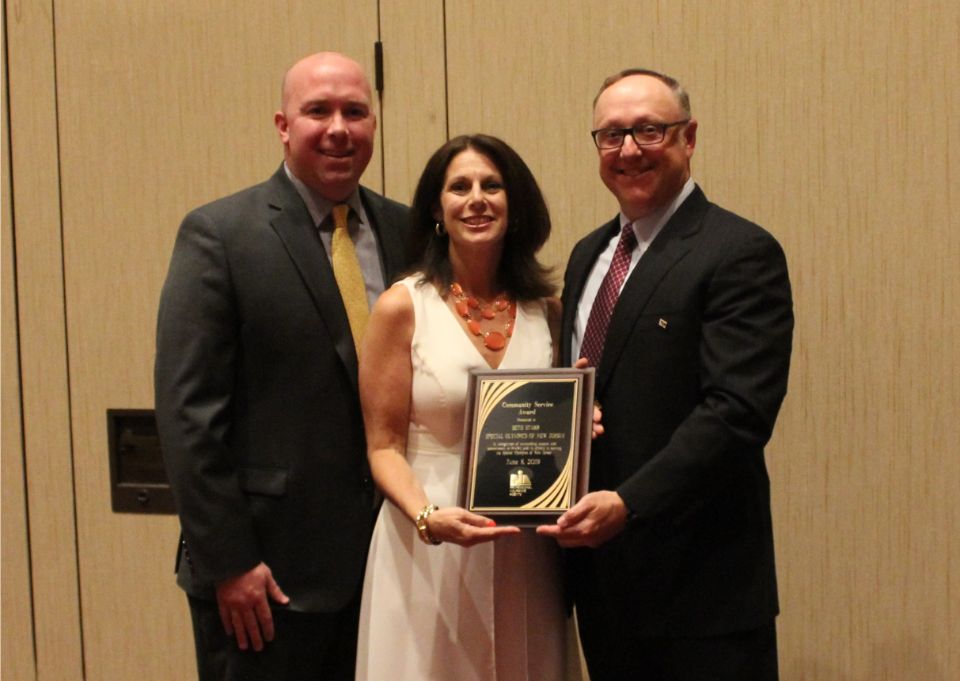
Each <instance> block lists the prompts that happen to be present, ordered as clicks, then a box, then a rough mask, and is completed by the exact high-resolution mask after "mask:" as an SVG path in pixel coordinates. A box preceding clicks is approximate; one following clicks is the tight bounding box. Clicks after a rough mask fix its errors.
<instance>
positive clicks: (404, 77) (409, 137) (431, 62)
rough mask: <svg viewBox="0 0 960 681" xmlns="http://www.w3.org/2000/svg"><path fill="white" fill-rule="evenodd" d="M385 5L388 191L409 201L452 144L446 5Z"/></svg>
mask: <svg viewBox="0 0 960 681" xmlns="http://www.w3.org/2000/svg"><path fill="white" fill-rule="evenodd" d="M379 4H380V40H381V41H382V42H383V51H384V81H385V83H386V87H385V90H384V93H383V98H382V104H383V116H382V118H383V125H382V126H381V129H380V133H381V137H380V139H381V141H382V142H383V145H384V154H383V158H384V191H385V192H386V194H387V196H389V197H390V198H392V199H396V200H397V201H402V202H403V203H409V202H410V201H411V200H412V199H413V192H414V189H416V184H417V180H418V179H420V173H421V172H422V171H423V167H424V165H426V162H427V159H428V158H430V155H431V154H432V153H433V152H434V151H436V149H437V148H438V147H439V146H440V145H442V144H443V143H444V142H446V141H447V111H446V87H445V85H446V83H445V79H444V70H445V68H446V64H445V61H444V36H443V30H444V29H443V6H442V4H441V3H438V2H436V0H380V3H379Z"/></svg>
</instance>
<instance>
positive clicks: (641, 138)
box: [590, 118, 690, 149]
mask: <svg viewBox="0 0 960 681" xmlns="http://www.w3.org/2000/svg"><path fill="white" fill-rule="evenodd" d="M689 122H690V119H689V118H687V119H685V120H682V121H674V122H673V123H640V124H639V125H636V126H634V127H632V128H601V129H600V130H591V131H590V135H591V136H592V137H593V142H594V144H596V145H597V149H619V148H620V147H622V146H623V141H624V140H625V139H626V138H627V135H628V134H629V135H630V136H631V137H633V141H634V143H635V144H636V145H637V146H638V147H648V146H650V145H651V144H660V142H662V141H663V137H664V135H666V134H667V128H672V127H673V126H675V125H683V124H684V123H689Z"/></svg>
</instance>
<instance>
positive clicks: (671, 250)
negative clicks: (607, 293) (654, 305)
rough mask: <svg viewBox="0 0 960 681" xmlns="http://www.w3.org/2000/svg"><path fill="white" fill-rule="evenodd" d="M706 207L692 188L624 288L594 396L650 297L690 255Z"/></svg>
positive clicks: (617, 357)
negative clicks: (668, 274) (669, 273)
mask: <svg viewBox="0 0 960 681" xmlns="http://www.w3.org/2000/svg"><path fill="white" fill-rule="evenodd" d="M708 206H709V204H708V202H707V199H706V196H704V194H703V192H702V191H701V190H700V188H699V187H696V188H695V189H694V191H693V193H692V194H691V195H690V196H689V197H687V200H686V201H684V202H683V204H682V205H681V206H680V208H678V209H677V212H676V213H674V214H673V217H671V218H670V220H669V221H668V222H667V224H666V225H664V227H663V230H662V231H661V232H660V234H659V235H658V236H657V238H656V239H654V241H653V243H652V244H651V245H650V248H649V249H648V250H647V252H646V253H644V254H643V257H642V258H640V262H638V263H637V266H636V268H634V270H633V272H632V273H631V274H630V277H629V278H628V279H627V282H626V284H624V287H623V290H622V291H621V292H620V297H619V298H618V299H617V304H616V306H615V307H614V308H613V316H612V317H611V318H610V326H609V328H608V329H607V338H606V341H605V342H604V346H603V357H602V358H601V360H600V366H599V367H598V369H597V391H598V392H600V391H602V390H603V389H604V387H605V386H606V383H607V381H608V380H609V378H610V375H611V372H612V371H613V367H615V366H616V364H617V362H618V361H619V359H620V355H621V354H622V353H623V349H624V345H625V344H626V342H627V338H628V337H629V335H630V330H631V329H632V328H633V326H634V324H636V322H637V319H638V318H639V317H640V316H641V314H642V313H643V311H644V309H645V308H646V306H647V303H648V301H649V300H650V297H651V296H652V295H653V293H654V291H656V289H657V287H658V286H659V285H660V282H661V281H662V280H663V278H664V276H666V274H667V272H669V271H670V270H671V269H672V268H673V267H674V265H676V264H677V263H678V262H679V261H680V260H681V259H682V258H683V257H684V256H685V255H686V254H687V253H688V252H689V251H690V249H691V247H692V242H691V241H690V240H689V237H690V236H692V235H693V234H695V233H696V232H697V231H699V229H700V225H701V223H702V219H703V215H704V214H705V213H706V211H707V208H708Z"/></svg>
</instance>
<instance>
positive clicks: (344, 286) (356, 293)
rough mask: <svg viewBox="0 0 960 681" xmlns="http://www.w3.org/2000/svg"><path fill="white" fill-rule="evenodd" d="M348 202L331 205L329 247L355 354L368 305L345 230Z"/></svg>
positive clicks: (358, 347) (358, 268) (365, 289)
mask: <svg viewBox="0 0 960 681" xmlns="http://www.w3.org/2000/svg"><path fill="white" fill-rule="evenodd" d="M349 214H350V206H348V205H347V204H345V203H340V204H337V205H336V206H334V207H333V239H332V241H331V245H330V250H331V251H332V253H331V259H332V260H333V276H334V277H335V278H336V280H337V287H338V288H339V289H340V296H341V298H343V306H344V307H345V308H347V319H348V320H349V321H350V333H352V334H353V344H354V346H356V349H357V355H358V356H359V354H360V340H361V339H362V338H363V333H364V331H366V330H367V320H368V319H369V318H370V308H369V307H368V306H367V287H366V284H364V281H363V272H361V271H360V261H359V260H357V252H356V250H354V248H353V241H352V240H351V239H350V232H349V231H348V230H347V216H348V215H349Z"/></svg>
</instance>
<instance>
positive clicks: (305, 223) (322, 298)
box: [269, 167, 359, 391]
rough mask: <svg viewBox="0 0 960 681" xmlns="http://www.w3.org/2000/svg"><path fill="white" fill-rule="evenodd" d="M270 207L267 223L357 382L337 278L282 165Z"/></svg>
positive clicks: (274, 178) (273, 186)
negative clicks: (270, 211) (269, 218)
mask: <svg viewBox="0 0 960 681" xmlns="http://www.w3.org/2000/svg"><path fill="white" fill-rule="evenodd" d="M269 182H270V183H271V185H272V186H271V187H270V196H271V199H270V207H271V208H272V209H273V211H274V215H273V217H272V219H271V220H270V225H271V226H272V227H273V229H274V231H275V232H276V233H277V235H278V236H279V237H280V240H281V241H282V242H283V245H284V247H285V248H286V250H287V254H288V255H289V256H290V259H291V260H292V261H293V264H294V266H295V267H296V268H297V271H298V272H299V273H300V278H301V279H302V280H303V283H304V285H305V286H306V287H307V290H308V291H309V292H310V297H311V298H312V299H313V303H314V305H316V307H317V310H318V311H319V312H320V316H321V318H322V319H323V322H324V324H325V326H326V327H327V329H329V331H330V335H331V340H332V341H333V345H334V347H335V348H336V351H337V354H338V355H339V356H340V359H341V360H342V361H343V364H344V366H345V367H346V369H347V376H348V377H349V378H350V382H351V383H352V384H353V387H354V389H356V390H358V391H359V388H358V386H357V352H356V349H355V348H354V346H353V336H352V335H351V333H350V324H349V322H348V321H347V312H346V310H345V309H344V307H343V301H342V300H341V299H340V296H339V295H331V292H336V291H337V290H338V289H337V280H336V279H334V276H333V268H332V267H331V266H330V261H329V259H328V258H327V254H326V252H325V251H324V250H323V245H322V244H321V242H320V237H319V235H318V234H317V230H316V228H315V227H314V225H313V219H312V218H311V217H310V212H309V211H308V210H307V207H306V205H304V203H303V199H301V198H300V195H299V194H298V193H297V190H296V188H294V186H293V184H292V183H291V182H290V180H289V179H287V177H286V173H285V172H284V170H283V167H281V168H280V170H279V171H277V173H276V174H274V176H273V177H272V178H271V179H270V180H269Z"/></svg>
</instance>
